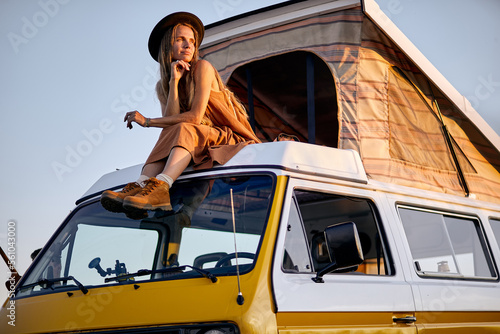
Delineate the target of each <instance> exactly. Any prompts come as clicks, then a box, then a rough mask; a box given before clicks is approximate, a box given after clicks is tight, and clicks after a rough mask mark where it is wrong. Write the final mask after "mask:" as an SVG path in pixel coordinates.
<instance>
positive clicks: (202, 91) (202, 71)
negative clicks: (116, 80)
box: [125, 60, 216, 128]
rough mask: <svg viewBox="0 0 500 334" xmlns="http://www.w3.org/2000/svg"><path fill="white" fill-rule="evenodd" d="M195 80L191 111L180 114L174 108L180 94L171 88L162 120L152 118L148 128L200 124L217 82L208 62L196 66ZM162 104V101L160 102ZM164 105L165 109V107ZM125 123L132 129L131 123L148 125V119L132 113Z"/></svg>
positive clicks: (202, 61)
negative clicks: (182, 123)
mask: <svg viewBox="0 0 500 334" xmlns="http://www.w3.org/2000/svg"><path fill="white" fill-rule="evenodd" d="M194 80H195V91H194V98H193V103H192V106H191V110H189V111H186V112H184V113H180V112H179V111H178V110H177V109H176V108H175V107H174V106H175V103H174V101H176V99H177V107H179V106H178V94H177V93H176V92H178V91H177V88H176V87H175V89H174V90H172V88H174V87H172V85H171V86H170V88H171V89H170V91H169V96H168V99H167V103H166V104H162V115H164V116H163V117H160V118H151V119H150V120H149V124H148V126H150V127H158V128H165V127H167V126H170V125H174V124H177V123H181V122H188V123H193V124H200V123H201V121H202V119H203V116H204V115H205V111H206V109H207V105H208V99H209V97H210V90H211V89H212V85H213V84H214V82H215V81H216V79H215V73H214V68H213V67H212V65H210V63H209V62H207V61H206V60H200V61H199V62H198V64H197V66H196V69H195V73H194ZM160 103H161V100H160ZM163 105H164V106H165V107H163ZM125 121H127V122H128V123H127V126H128V127H129V128H131V125H132V124H131V122H136V123H137V124H139V125H141V126H145V125H146V118H145V117H144V116H142V115H141V114H140V113H139V112H137V111H132V112H129V113H127V115H126V116H125Z"/></svg>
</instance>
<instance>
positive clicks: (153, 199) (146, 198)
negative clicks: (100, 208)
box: [123, 177, 172, 211]
mask: <svg viewBox="0 0 500 334" xmlns="http://www.w3.org/2000/svg"><path fill="white" fill-rule="evenodd" d="M123 207H124V208H125V209H126V210H157V209H160V210H164V211H170V210H172V205H171V204H170V193H169V187H168V184H167V183H166V182H163V181H160V180H158V179H156V178H154V177H152V178H150V179H149V180H147V181H146V185H145V186H144V188H142V190H141V191H140V192H139V193H137V194H136V195H134V196H128V197H126V198H125V199H124V200H123Z"/></svg>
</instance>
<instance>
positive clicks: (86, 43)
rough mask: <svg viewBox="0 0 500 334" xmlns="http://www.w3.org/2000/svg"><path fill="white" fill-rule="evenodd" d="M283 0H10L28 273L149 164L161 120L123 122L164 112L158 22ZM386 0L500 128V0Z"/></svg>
mask: <svg viewBox="0 0 500 334" xmlns="http://www.w3.org/2000/svg"><path fill="white" fill-rule="evenodd" d="M278 2H282V1H271V0H251V1H250V0H191V1H170V0H148V1H138V0H135V1H132V0H108V1H98V0H85V1H83V0H26V1H18V0H2V1H1V2H0V36H1V38H0V73H1V76H0V94H1V95H0V96H1V99H0V112H1V115H2V117H1V122H0V136H1V137H0V139H1V141H0V157H1V165H0V191H1V193H0V245H1V246H2V247H3V248H4V249H5V248H7V231H8V230H7V227H8V224H9V222H10V221H15V222H16V241H17V253H16V256H17V262H18V269H19V271H20V272H21V273H23V272H24V271H25V270H26V269H27V267H28V266H29V264H30V262H31V261H30V258H29V255H30V253H31V252H32V251H33V250H34V249H36V248H40V247H42V246H43V245H44V244H45V243H46V242H47V240H48V239H49V238H50V236H51V235H52V234H53V233H54V231H55V230H56V228H57V227H58V226H59V224H60V223H61V222H62V220H63V219H64V218H65V217H66V216H67V215H68V213H69V212H70V211H71V210H72V209H73V208H74V206H75V205H74V203H75V201H76V200H77V199H78V198H79V197H80V196H81V195H82V194H83V193H85V191H86V190H87V189H88V188H89V187H90V186H91V185H92V184H93V183H94V182H95V181H96V180H97V179H98V178H99V177H100V176H101V175H103V174H105V173H109V172H111V171H113V170H115V169H116V168H124V167H127V166H130V165H136V164H140V163H143V162H144V160H145V159H146V157H147V156H148V154H149V152H150V150H151V148H152V146H153V145H154V143H155V141H156V139H157V136H158V134H159V130H157V129H142V128H140V127H138V126H136V127H134V129H133V130H132V131H130V130H128V129H127V128H126V127H125V124H124V123H123V122H122V119H123V115H124V113H125V112H126V111H128V110H135V109H137V110H139V111H141V112H143V113H144V114H145V115H146V116H150V117H155V116H157V115H159V113H160V110H159V104H158V102H157V99H156V97H155V96H154V94H153V87H154V84H155V82H156V80H157V78H158V76H157V63H156V62H155V61H154V60H153V59H152V58H151V57H150V55H149V53H148V50H147V40H148V37H149V34H150V32H151V29H152V28H153V27H154V25H155V24H156V23H157V22H158V21H159V20H160V19H161V18H163V17H164V16H165V15H167V14H169V13H171V12H174V11H190V12H193V13H195V14H196V15H198V16H199V17H200V18H201V19H202V21H203V22H204V23H205V24H209V23H212V22H215V21H218V20H220V19H224V18H227V17H229V16H233V15H237V14H240V13H243V12H247V11H249V10H252V9H256V8H260V7H263V6H267V5H271V4H274V3H278ZM377 2H378V4H379V6H380V8H381V9H382V10H384V11H385V12H386V14H387V15H388V16H389V17H390V19H391V20H392V21H393V22H394V23H395V24H396V25H397V26H398V27H399V28H400V29H401V30H402V31H403V33H404V34H405V35H406V36H407V37H408V38H409V39H410V40H411V41H412V42H413V43H414V44H415V45H416V46H417V47H418V48H419V49H420V51H421V52H422V53H423V54H424V55H425V56H426V57H427V58H428V59H429V60H430V61H431V62H432V63H433V64H434V66H436V68H437V69H438V70H439V71H440V72H441V73H442V74H443V75H444V76H445V77H446V78H447V79H448V80H449V81H450V83H451V84H452V85H454V86H455V88H456V89H457V90H458V91H459V92H460V93H461V94H462V95H464V96H466V97H467V98H468V99H469V100H470V101H471V103H472V106H473V107H474V108H475V109H476V111H478V112H479V113H480V115H481V116H482V117H483V118H484V119H485V120H486V121H487V122H488V123H489V124H490V126H491V127H492V128H493V129H494V130H495V131H496V132H497V133H500V64H499V62H498V55H499V54H500V20H498V13H500V1H498V0H475V1H466V0H439V1H436V0H378V1H377ZM7 278H8V271H7V267H6V266H5V265H4V264H3V263H0V281H4V280H6V279H7ZM2 285H3V284H2ZM5 296H6V290H5V289H4V288H3V287H0V299H2V301H3V299H4V298H5Z"/></svg>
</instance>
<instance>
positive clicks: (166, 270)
mask: <svg viewBox="0 0 500 334" xmlns="http://www.w3.org/2000/svg"><path fill="white" fill-rule="evenodd" d="M186 268H190V269H193V270H194V271H196V272H197V273H199V274H201V275H202V276H203V277H206V278H208V279H209V280H211V281H212V283H215V282H217V277H215V275H214V274H212V273H211V272H209V271H207V270H204V269H201V268H197V267H193V266H190V265H187V264H185V265H183V266H180V267H172V268H164V269H157V270H150V269H141V270H138V271H137V272H136V273H133V274H126V275H120V276H116V277H109V278H106V279H104V283H108V282H112V281H121V280H127V279H129V278H133V277H137V276H146V275H153V274H164V273H175V272H183V271H184V270H186Z"/></svg>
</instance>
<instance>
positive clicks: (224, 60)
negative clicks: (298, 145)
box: [200, 0, 500, 203]
mask: <svg viewBox="0 0 500 334" xmlns="http://www.w3.org/2000/svg"><path fill="white" fill-rule="evenodd" d="M205 36H206V37H205V40H204V43H203V44H202V47H201V51H200V54H201V56H202V58H204V59H207V60H208V61H210V62H211V63H212V64H213V65H214V66H215V67H216V68H217V69H218V70H219V72H220V74H221V76H222V78H223V80H224V81H225V82H226V83H227V84H228V85H229V86H230V87H231V89H232V90H233V91H234V92H235V93H236V94H237V95H238V97H239V98H240V99H241V100H242V102H243V103H244V104H245V105H246V107H247V110H248V112H249V115H250V120H251V124H252V126H253V127H254V129H255V132H256V133H257V135H258V136H259V137H260V138H261V139H262V141H271V140H273V139H274V138H275V137H276V136H277V135H278V134H279V133H287V134H292V135H296V136H297V137H299V139H300V140H301V141H304V142H310V143H314V144H317V145H326V146H331V147H337V148H342V149H353V150H356V151H358V152H359V154H360V156H361V159H362V161H363V164H364V167H365V170H366V172H367V174H368V176H369V177H370V178H372V179H374V180H379V181H384V182H389V183H395V184H400V185H406V186H410V187H417V188H422V189H430V190H434V191H439V192H445V193H452V194H458V195H462V196H463V195H468V194H471V195H472V194H473V195H474V196H476V198H478V199H481V200H485V201H490V202H496V203H500V173H499V172H500V153H499V147H500V139H499V137H498V135H497V134H496V133H495V132H494V131H493V130H492V129H491V128H490V127H489V126H488V125H487V124H486V123H485V122H484V120H483V119H482V118H481V117H480V116H479V115H478V114H477V112H475V111H474V109H473V108H472V107H471V105H470V103H469V102H468V101H467V100H466V99H465V98H464V97H462V96H461V95H460V94H459V93H458V92H457V91H456V90H455V89H454V88H453V87H452V86H451V85H450V84H449V83H448V82H447V81H446V79H444V77H442V76H441V75H440V74H439V72H438V71H437V70H436V69H435V68H434V67H433V66H432V65H431V64H430V63H429V61H428V60H427V59H426V58H425V57H424V56H423V55H422V54H421V53H420V52H419V51H418V50H417V49H416V48H415V47H414V46H413V44H411V42H409V41H408V39H407V38H406V37H405V36H404V35H403V34H402V33H401V32H400V31H399V30H398V29H397V28H396V26H395V25H394V24H393V23H392V22H391V21H390V20H389V19H388V18H387V16H385V14H384V13H383V12H382V11H381V10H380V9H379V7H378V5H377V4H376V3H375V2H374V1H373V0H364V1H363V0H361V1H360V0H338V1H325V0H308V1H288V2H284V3H282V4H279V5H275V6H271V7H267V8H264V9H261V10H258V11H255V12H252V13H247V14H245V15H241V16H237V17H234V18H230V19H227V20H224V21H221V22H217V23H215V24H212V25H208V26H207V27H206V35H205ZM457 70H459V69H457ZM436 102H437V103H436ZM447 133H448V134H449V135H447Z"/></svg>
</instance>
